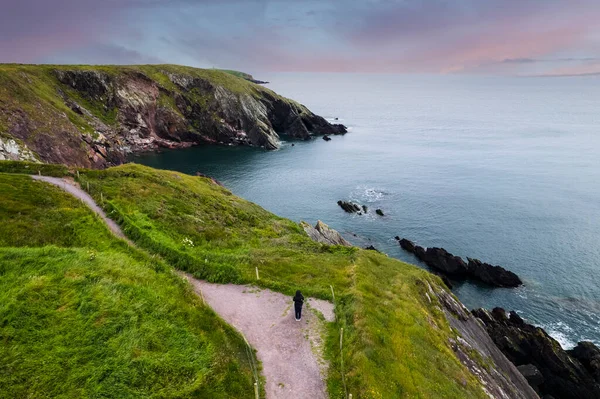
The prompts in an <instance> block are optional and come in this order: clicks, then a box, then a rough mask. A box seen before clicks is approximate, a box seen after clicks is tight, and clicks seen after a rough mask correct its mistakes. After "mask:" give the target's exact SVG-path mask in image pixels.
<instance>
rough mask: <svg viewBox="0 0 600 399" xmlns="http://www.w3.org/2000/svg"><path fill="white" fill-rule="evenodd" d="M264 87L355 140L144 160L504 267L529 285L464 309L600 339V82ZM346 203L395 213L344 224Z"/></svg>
mask: <svg viewBox="0 0 600 399" xmlns="http://www.w3.org/2000/svg"><path fill="white" fill-rule="evenodd" d="M259 78H261V79H263V78H264V79H267V80H269V81H271V82H272V83H271V84H270V85H269V86H268V87H270V88H271V89H273V90H275V91H277V92H278V93H280V94H282V95H285V96H287V97H290V98H293V99H295V100H297V101H299V102H301V103H303V104H305V105H306V106H308V107H309V108H310V109H311V110H312V111H313V112H315V113H317V114H320V115H323V116H325V117H327V118H330V119H333V118H335V117H337V118H339V121H340V122H341V123H344V124H346V125H347V126H348V127H349V128H350V132H349V133H348V134H347V135H345V136H343V137H333V140H332V141H330V142H325V141H323V140H321V139H320V138H319V139H316V140H313V141H310V142H297V141H296V142H293V143H294V144H295V146H292V145H291V144H292V141H284V142H283V143H282V147H281V149H280V150H278V151H272V152H266V151H262V150H260V149H251V148H232V147H197V148H191V149H187V150H178V151H166V152H163V153H161V154H146V155H143V156H139V157H137V158H135V161H136V162H138V163H143V164H146V165H150V166H154V167H158V168H164V169H174V170H178V171H182V172H186V173H195V172H196V171H200V172H202V173H206V174H208V175H211V176H213V177H215V178H216V179H218V180H220V181H221V182H223V183H224V184H225V185H226V186H227V187H228V188H230V189H231V190H232V191H233V192H234V193H235V194H238V195H240V196H242V197H244V198H246V199H248V200H251V201H253V202H256V203H258V204H259V205H261V206H263V207H264V208H266V209H268V210H270V211H272V212H274V213H276V214H279V215H281V216H285V217H288V218H290V219H293V220H295V221H300V220H306V221H309V222H312V223H315V222H316V221H317V219H320V220H323V221H324V222H326V223H327V224H329V225H330V226H332V227H334V228H336V229H338V230H339V231H341V232H343V233H346V236H347V237H348V238H350V239H352V240H353V241H354V242H355V243H357V244H359V245H363V246H364V245H369V244H373V245H375V247H377V248H378V249H380V250H382V251H384V252H386V253H388V254H389V255H390V256H393V257H396V258H399V259H402V260H404V261H407V262H411V263H415V264H418V265H420V266H421V267H426V266H424V265H422V264H419V261H418V260H417V259H416V258H414V257H413V256H412V255H410V254H407V253H406V252H403V251H402V250H401V249H400V248H399V246H398V245H397V243H396V242H395V240H394V238H393V237H394V236H396V235H399V236H401V237H406V238H408V239H411V240H413V241H416V242H417V243H418V244H420V245H422V246H439V247H444V248H446V249H447V250H448V251H449V252H452V253H454V254H455V255H460V256H463V257H467V256H469V257H475V258H479V259H481V260H483V261H485V262H489V263H492V264H498V265H502V266H504V267H506V268H507V269H509V270H512V271H514V272H516V273H517V274H519V275H520V276H521V277H522V278H523V279H524V281H525V286H524V287H522V288H518V289H490V288H486V287H482V286H479V285H475V284H472V283H463V284H459V285H457V286H456V287H455V290H454V291H455V293H456V294H457V295H458V297H459V298H460V299H461V300H462V301H463V302H464V303H465V304H466V305H467V306H468V307H470V308H475V307H487V308H492V307H494V306H502V307H504V308H506V309H514V310H517V311H518V312H519V313H520V314H521V315H522V316H523V317H524V318H525V319H527V320H528V321H530V322H532V323H534V324H536V325H540V326H542V327H544V328H545V329H546V330H547V331H548V332H549V333H550V334H551V335H552V336H554V337H555V338H556V339H558V340H559V342H561V344H563V346H565V347H571V346H573V345H574V344H575V343H576V342H577V341H579V340H583V339H585V340H592V341H594V342H596V343H597V344H598V343H600V77H585V78H489V77H464V76H395V75H353V74H277V75H272V76H259ZM284 140H285V139H284ZM339 199H347V200H353V201H357V202H359V203H361V204H366V205H368V206H369V208H370V209H371V210H375V209H376V208H381V209H383V211H384V212H385V214H386V216H385V217H383V218H382V217H378V216H377V215H375V214H374V212H373V213H371V212H370V213H369V214H368V215H364V216H358V215H348V214H346V213H344V212H343V211H342V209H341V208H339V207H338V206H337V204H336V202H337V200H339ZM352 233H355V234H357V235H358V238H355V237H352V235H351V234H352Z"/></svg>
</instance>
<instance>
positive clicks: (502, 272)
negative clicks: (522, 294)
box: [467, 258, 523, 287]
mask: <svg viewBox="0 0 600 399" xmlns="http://www.w3.org/2000/svg"><path fill="white" fill-rule="evenodd" d="M467 259H468V261H469V264H468V265H467V268H468V273H469V276H470V277H472V278H476V279H478V280H480V281H482V282H484V283H486V284H490V285H495V286H498V287H518V286H520V285H522V284H523V282H522V281H521V279H520V278H519V276H517V275H516V274H515V273H513V272H511V271H509V270H506V269H504V268H503V267H500V266H492V265H490V264H489V263H483V262H482V261H480V260H479V259H471V258H467Z"/></svg>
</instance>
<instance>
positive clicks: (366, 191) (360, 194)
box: [352, 187, 387, 203]
mask: <svg viewBox="0 0 600 399" xmlns="http://www.w3.org/2000/svg"><path fill="white" fill-rule="evenodd" d="M386 194H387V193H386V192H385V191H382V190H378V189H376V188H373V187H358V188H357V189H356V190H355V191H354V192H353V193H352V197H353V199H355V200H356V201H359V202H367V203H372V202H377V201H379V200H381V199H382V198H383V197H384V196H385V195H386Z"/></svg>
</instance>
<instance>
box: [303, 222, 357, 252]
mask: <svg viewBox="0 0 600 399" xmlns="http://www.w3.org/2000/svg"><path fill="white" fill-rule="evenodd" d="M300 226H302V228H303V229H304V231H305V232H306V234H308V236H309V237H310V238H312V239H313V241H316V242H320V243H322V244H327V245H342V246H344V247H351V246H352V244H350V243H349V242H348V241H346V240H345V239H344V237H342V235H341V234H340V233H338V232H337V231H336V230H334V229H332V228H331V227H329V226H327V225H326V224H325V223H323V222H321V221H320V220H319V221H317V224H316V225H315V227H313V226H311V225H310V224H308V223H306V222H301V223H300Z"/></svg>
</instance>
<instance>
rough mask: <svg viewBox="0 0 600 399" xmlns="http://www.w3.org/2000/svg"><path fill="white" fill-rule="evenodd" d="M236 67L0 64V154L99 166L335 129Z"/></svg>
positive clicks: (338, 130)
mask: <svg viewBox="0 0 600 399" xmlns="http://www.w3.org/2000/svg"><path fill="white" fill-rule="evenodd" d="M345 132H346V129H345V127H344V126H343V125H332V124H330V123H329V122H327V121H326V120H325V119H324V118H322V117H320V116H318V115H315V114H313V113H312V112H311V111H310V110H309V109H307V108H306V107H305V106H303V105H301V104H299V103H297V102H295V101H293V100H290V99H287V98H285V97H282V96H280V95H278V94H277V93H275V92H273V91H272V90H269V89H267V88H265V87H263V86H261V85H259V84H256V83H254V82H253V78H252V76H251V75H248V74H245V73H243V72H237V71H223V70H217V69H197V68H191V67H184V66H177V65H135V66H76V65H17V64H3V65H0V159H12V160H26V161H43V162H53V163H62V164H67V165H73V166H80V167H89V168H104V167H108V166H111V165H118V164H121V163H123V162H124V161H125V159H126V156H127V154H128V153H131V152H140V151H148V150H155V149H157V148H160V147H168V148H180V147H188V146H191V145H196V144H227V145H229V144H236V145H250V146H259V147H264V148H266V149H276V148H277V147H278V145H279V134H287V135H290V136H292V137H295V138H299V139H304V140H306V139H310V137H311V135H313V134H315V135H319V134H342V133H345Z"/></svg>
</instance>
